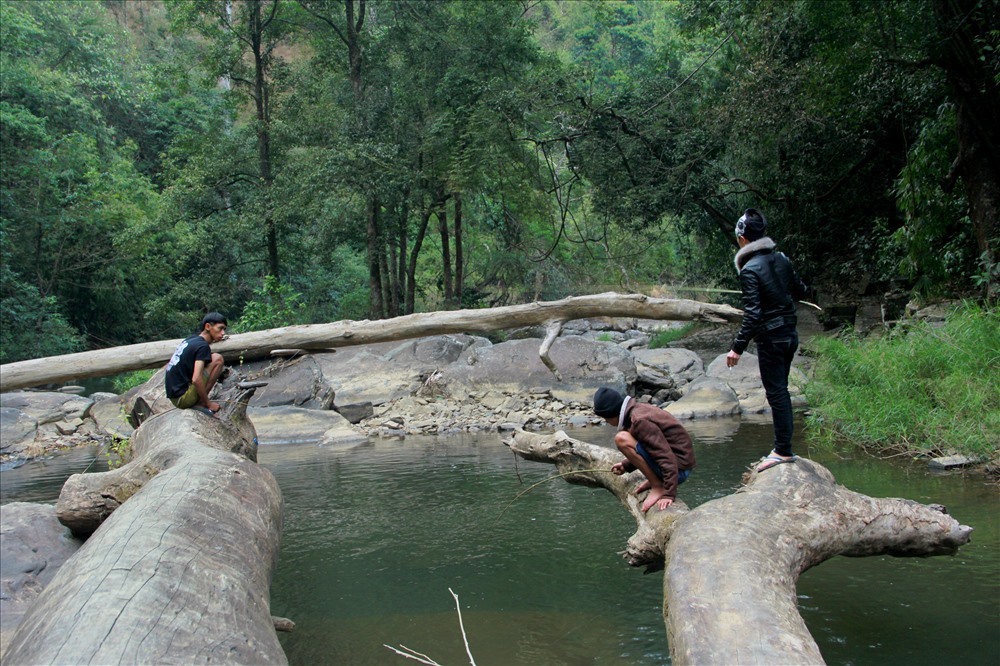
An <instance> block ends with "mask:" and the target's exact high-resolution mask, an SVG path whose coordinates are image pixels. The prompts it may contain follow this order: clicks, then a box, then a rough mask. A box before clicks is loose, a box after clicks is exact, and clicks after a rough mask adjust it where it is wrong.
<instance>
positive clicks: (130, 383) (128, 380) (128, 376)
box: [112, 370, 156, 395]
mask: <svg viewBox="0 0 1000 666" xmlns="http://www.w3.org/2000/svg"><path fill="white" fill-rule="evenodd" d="M154 374H156V370H134V371H132V372H123V373H122V374H120V375H117V376H116V377H115V378H114V381H113V382H112V384H113V385H114V387H115V393H118V394H119V395H121V394H122V393H125V392H126V391H128V390H129V389H131V388H134V387H136V386H139V385H140V384H145V383H146V382H148V381H149V379H150V377H152V376H153V375H154Z"/></svg>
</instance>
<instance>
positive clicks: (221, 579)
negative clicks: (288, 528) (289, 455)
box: [4, 387, 287, 666]
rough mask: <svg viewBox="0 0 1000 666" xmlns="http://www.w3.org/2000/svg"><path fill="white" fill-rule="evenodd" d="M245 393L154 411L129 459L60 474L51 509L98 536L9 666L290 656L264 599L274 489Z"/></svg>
mask: <svg viewBox="0 0 1000 666" xmlns="http://www.w3.org/2000/svg"><path fill="white" fill-rule="evenodd" d="M252 393H253V389H252V388H250V389H239V388H236V387H234V388H233V393H229V394H228V395H224V396H223V399H225V398H227V397H229V398H231V399H230V400H229V401H227V402H224V403H223V404H224V407H223V409H222V410H220V413H219V415H217V416H209V415H208V414H205V413H203V412H199V411H196V410H192V409H188V410H179V409H175V410H171V411H169V412H166V413H163V414H157V415H155V416H152V417H151V418H149V420H147V421H146V422H145V423H143V424H142V425H141V426H140V428H139V429H138V430H137V431H136V435H135V437H134V439H133V444H132V446H133V454H134V458H133V460H132V461H131V462H129V463H127V464H126V465H125V466H123V467H122V468H120V469H118V470H112V471H110V472H103V473H98V474H88V475H75V476H73V477H71V478H70V480H69V481H67V483H66V486H65V488H64V491H63V494H62V495H61V496H60V499H59V503H58V505H57V514H58V515H59V517H60V520H61V521H62V522H63V523H64V524H66V525H67V526H69V527H70V528H71V529H73V530H74V531H75V532H79V533H87V532H93V534H92V535H91V536H90V538H89V539H88V540H87V541H86V543H85V544H84V545H83V547H82V548H80V550H79V551H78V552H77V553H76V554H75V555H74V556H73V557H72V558H70V559H69V560H68V561H67V562H66V563H65V564H64V565H63V567H62V568H61V569H60V570H59V572H58V574H56V576H55V578H53V580H52V582H51V583H50V584H49V585H48V586H47V587H46V588H45V590H44V591H43V592H42V594H41V595H40V596H39V598H38V600H37V603H36V604H35V605H34V606H33V607H32V609H31V610H30V611H29V612H28V614H27V615H26V616H25V618H24V620H23V621H22V623H21V625H20V626H19V627H18V630H17V632H16V633H15V635H14V637H13V638H12V640H11V644H10V646H9V648H8V650H7V652H6V654H5V655H4V665H5V666H7V665H8V664H68V663H72V664H111V663H132V664H152V663H157V664H160V663H162V664H167V663H174V664H194V663H205V662H213V663H244V664H249V663H253V664H264V663H269V664H271V663H274V664H284V663H287V660H286V658H285V655H284V652H283V651H282V649H281V646H280V644H279V642H278V639H277V634H276V633H275V625H274V621H273V620H272V618H271V614H270V598H269V597H270V582H271V575H272V573H273V571H274V568H275V565H276V563H277V557H278V547H279V542H280V535H281V516H282V499H281V491H280V489H279V488H278V484H277V482H276V481H275V479H274V477H273V476H272V475H271V473H270V472H269V471H268V470H266V469H264V468H262V467H260V466H258V465H257V464H256V462H254V461H255V459H256V448H257V445H256V441H255V437H254V431H253V426H252V424H250V422H249V421H248V420H247V419H246V415H245V410H246V401H247V400H248V399H249V397H250V395H251V394H252ZM233 396H235V397H233ZM126 499H127V500H128V501H125V500H126ZM112 511H113V513H112ZM95 530H96V531H95Z"/></svg>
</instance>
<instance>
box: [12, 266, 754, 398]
mask: <svg viewBox="0 0 1000 666" xmlns="http://www.w3.org/2000/svg"><path fill="white" fill-rule="evenodd" d="M411 265H412V264H411ZM742 316H743V313H742V312H741V311H739V310H737V309H736V308H733V307H730V306H728V305H714V304H712V303H701V302H699V301H690V300H685V299H665V298H652V297H649V296H644V295H642V294H615V293H611V292H609V293H606V294H597V295H593V296H577V297H573V298H564V299H563V300H561V301H550V302H542V303H529V304H527V305H509V306H506V307H501V308H491V309H488V310H452V311H449V312H425V313H418V314H411V315H404V316H402V317H395V318H393V319H384V320H381V321H377V322H372V321H358V322H355V321H338V322H334V323H331V324H307V325H303V326H286V327H283V328H273V329H269V330H266V331H255V332H253V333H240V334H237V335H233V336H231V337H230V338H229V339H227V340H225V341H223V342H219V343H216V344H214V345H212V350H213V351H217V352H219V353H221V354H222V355H223V356H225V357H226V359H227V360H228V361H230V362H235V361H240V360H243V361H248V360H253V359H258V358H264V357H266V356H268V355H269V354H270V353H271V352H272V351H273V350H275V349H283V348H293V349H327V348H332V347H348V346H351V345H364V344H370V343H373V342H386V341H388V340H408V339H411V338H422V337H425V336H429V335H441V334H445V333H471V332H480V333H491V332H493V331H502V330H506V329H510V328H518V327H521V326H536V325H539V324H548V323H550V322H553V321H570V320H572V319H585V318H587V317H640V318H644V319H660V320H671V321H702V322H712V323H722V322H738V321H740V319H741V318H742ZM179 342H180V341H179V340H163V341H160V342H147V343H143V344H137V345H128V346H125V347H114V348H110V349H98V350H95V351H88V352H79V353H76V354H67V355H65V356H51V357H47V358H35V359H31V360H28V361H18V362H16V363H7V364H6V365H2V366H0V391H14V390H17V389H22V388H26V387H29V386H38V385H40V384H49V383H54V382H61V381H66V380H69V379H83V378H86V377H100V376H105V375H114V374H118V373H119V372H127V371H129V370H141V369H144V368H155V367H159V366H160V365H162V364H163V363H166V362H167V360H169V359H170V357H171V355H172V354H173V353H174V350H175V349H176V348H177V345H178V344H179Z"/></svg>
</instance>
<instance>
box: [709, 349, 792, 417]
mask: <svg viewBox="0 0 1000 666" xmlns="http://www.w3.org/2000/svg"><path fill="white" fill-rule="evenodd" d="M705 374H706V376H708V377H711V378H713V379H717V380H719V381H722V382H725V383H726V384H728V385H729V386H730V387H731V388H732V389H733V390H734V391H736V395H737V396H738V397H739V400H740V411H741V412H742V413H744V414H768V413H770V411H771V406H770V405H768V404H767V397H766V396H765V394H764V386H763V384H762V383H761V380H760V365H759V363H758V360H757V356H755V355H754V354H743V355H742V356H741V357H740V362H739V364H737V366H736V367H735V368H728V367H726V355H725V354H720V355H719V356H717V357H716V358H715V360H713V361H712V362H711V363H710V364H709V365H708V369H707V370H706V372H705ZM807 381H808V380H807V379H806V376H805V374H804V373H803V372H802V371H801V370H799V369H798V368H796V367H795V366H794V365H793V366H792V369H791V371H790V372H789V373H788V393H789V394H790V395H791V397H792V407H802V406H804V405H805V404H806V399H805V396H804V395H803V394H802V387H803V386H805V385H806V382H807Z"/></svg>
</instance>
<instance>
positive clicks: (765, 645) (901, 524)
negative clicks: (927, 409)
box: [506, 431, 972, 666]
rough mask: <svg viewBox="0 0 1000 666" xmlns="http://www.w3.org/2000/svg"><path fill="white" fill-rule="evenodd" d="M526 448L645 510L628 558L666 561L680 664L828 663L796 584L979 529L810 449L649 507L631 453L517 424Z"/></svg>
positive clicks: (958, 540) (669, 616) (637, 514)
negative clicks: (860, 489) (849, 477)
mask: <svg viewBox="0 0 1000 666" xmlns="http://www.w3.org/2000/svg"><path fill="white" fill-rule="evenodd" d="M506 443H507V444H508V446H510V447H511V449H512V450H513V451H514V453H516V454H517V455H520V456H521V457H523V458H525V459H527V460H534V461H537V462H546V463H550V464H555V465H556V468H557V469H558V470H559V471H560V472H561V473H569V472H573V471H574V470H596V469H599V470H608V471H582V472H577V473H573V474H569V475H568V476H566V477H565V478H566V480H567V481H568V482H570V483H577V484H582V485H587V486H591V487H604V488H607V489H608V490H609V491H611V493H612V494H614V495H615V496H616V497H617V498H618V499H619V501H621V502H622V504H624V505H625V507H626V508H627V509H628V510H629V512H630V513H631V514H632V515H633V517H634V518H635V519H636V522H637V525H638V529H637V531H636V533H635V534H634V535H633V536H632V537H631V538H630V539H629V541H628V544H627V546H626V551H625V555H624V556H625V559H626V560H627V561H628V562H629V563H630V564H631V565H633V566H646V567H648V568H649V569H659V568H664V567H665V571H664V577H663V594H664V610H663V615H664V623H665V625H666V630H667V637H668V643H669V645H670V655H671V662H672V663H673V664H675V666H684V665H685V664H733V665H736V664H821V663H823V658H822V656H821V655H820V652H819V648H818V647H817V645H816V642H815V641H814V640H813V638H812V636H811V635H810V634H809V631H808V629H807V628H806V626H805V623H804V622H803V621H802V618H801V616H800V615H799V612H798V607H797V605H796V594H795V583H796V581H797V579H798V577H799V575H800V574H801V573H802V572H804V571H805V570H807V569H809V568H810V567H813V566H816V565H817V564H819V563H821V562H823V561H825V560H827V559H829V558H831V557H834V556H835V555H845V556H848V557H862V556H867V555H886V554H887V555H893V556H897V557H926V556H930V555H953V554H954V553H956V552H957V551H958V548H959V547H960V546H962V545H964V544H966V543H968V541H969V537H970V534H971V532H972V528H970V527H968V526H965V525H960V524H959V523H958V521H956V520H954V519H953V518H951V517H950V516H948V515H946V513H945V510H944V507H941V506H938V505H930V506H925V505H922V504H918V503H917V502H911V501H908V500H900V499H876V498H871V497H866V496H864V495H860V494H858V493H855V492H852V491H850V490H847V489H846V488H843V487H842V486H838V485H836V483H835V481H834V478H833V475H832V474H830V472H829V471H828V470H827V469H826V468H824V467H822V466H821V465H819V464H817V463H814V462H812V461H810V460H806V459H804V458H800V459H798V461H797V462H796V463H794V464H788V465H780V466H778V467H777V468H775V469H771V470H768V471H767V472H766V473H761V474H760V475H758V474H757V473H756V471H751V472H750V473H748V475H747V477H746V483H745V485H744V486H743V487H742V488H741V489H740V490H739V491H737V492H736V493H734V494H732V495H729V496H728V497H723V498H720V499H717V500H712V501H710V502H706V503H705V504H702V505H701V506H699V507H697V508H696V509H694V510H692V511H689V510H688V508H687V506H686V505H684V503H683V502H682V501H678V502H675V503H674V505H673V506H671V507H670V508H668V509H667V510H666V511H657V510H656V509H651V510H650V511H649V512H648V513H646V514H643V513H642V512H641V510H640V506H639V499H638V498H637V497H636V496H635V495H632V494H631V490H632V489H633V488H634V487H635V486H636V485H637V484H638V482H639V481H640V477H641V476H642V475H641V473H639V472H633V473H632V474H631V475H627V476H622V477H618V476H615V475H613V474H611V473H610V467H611V465H612V464H613V463H614V462H617V461H619V460H620V459H621V456H620V455H619V454H618V453H617V452H615V451H612V450H611V449H610V448H604V447H600V446H596V445H594V444H588V443H585V442H580V441H578V440H574V439H572V438H570V437H568V436H567V435H566V434H565V433H563V432H557V433H556V434H554V435H541V434H537V433H527V432H524V431H518V432H516V433H515V435H514V437H513V438H512V439H511V440H510V441H509V442H506Z"/></svg>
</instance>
